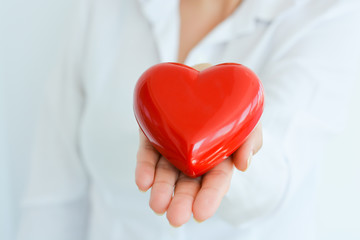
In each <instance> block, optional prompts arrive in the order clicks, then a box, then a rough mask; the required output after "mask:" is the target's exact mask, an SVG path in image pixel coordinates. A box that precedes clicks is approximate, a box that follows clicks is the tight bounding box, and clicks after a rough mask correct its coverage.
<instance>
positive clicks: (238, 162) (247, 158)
mask: <svg viewBox="0 0 360 240" xmlns="http://www.w3.org/2000/svg"><path fill="white" fill-rule="evenodd" d="M262 143H263V138H262V126H261V123H259V124H258V125H257V126H256V128H255V129H254V131H253V132H252V133H251V134H250V135H249V137H248V138H247V139H246V141H245V142H244V143H243V144H242V145H241V146H240V148H239V149H238V150H236V151H235V152H234V153H233V155H232V158H233V162H234V165H235V167H236V168H237V169H239V170H240V171H243V172H245V171H246V170H247V169H248V168H249V166H250V163H251V158H252V156H253V155H254V154H255V153H257V152H258V151H259V150H260V148H261V146H262Z"/></svg>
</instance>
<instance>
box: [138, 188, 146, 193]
mask: <svg viewBox="0 0 360 240" xmlns="http://www.w3.org/2000/svg"><path fill="white" fill-rule="evenodd" d="M138 189H139V191H140V192H142V193H146V190H145V191H144V190H141V189H140V188H138Z"/></svg>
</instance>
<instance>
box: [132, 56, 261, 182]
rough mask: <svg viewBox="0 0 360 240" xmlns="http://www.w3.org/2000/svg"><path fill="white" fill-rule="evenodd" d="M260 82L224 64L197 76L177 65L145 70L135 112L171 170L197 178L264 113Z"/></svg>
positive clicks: (243, 70) (238, 142) (246, 70)
mask: <svg viewBox="0 0 360 240" xmlns="http://www.w3.org/2000/svg"><path fill="white" fill-rule="evenodd" d="M263 103H264V93H263V87H262V84H261V82H260V80H259V79H258V78H257V76H256V75H255V73H253V72H252V71H251V70H250V69H249V68H247V67H245V66H243V65H241V64H237V63H223V64H219V65H215V66H212V67H210V68H207V69H205V70H203V71H201V72H199V71H197V70H196V69H194V68H191V67H189V66H186V65H183V64H180V63H160V64H157V65H154V66H152V67H151V68H149V69H148V70H146V71H145V72H144V73H143V74H142V75H141V77H140V78H139V80H138V82H137V84H136V86H135V91H134V113H135V118H136V120H137V122H138V124H139V127H140V128H141V130H142V131H143V132H144V134H145V136H146V137H147V138H148V139H149V141H150V142H151V144H152V145H153V146H154V147H155V148H156V149H157V150H158V151H159V152H160V153H161V154H162V155H163V156H164V157H165V158H166V159H168V161H170V162H171V163H172V164H173V165H174V166H175V167H177V168H178V169H179V170H180V171H182V172H183V173H185V174H186V175H188V176H190V177H197V176H200V175H202V174H204V173H205V172H207V171H208V170H210V169H211V168H213V167H214V166H216V165H217V164H219V163H220V162H221V161H223V160H224V159H226V158H227V157H229V156H230V155H231V154H232V153H233V152H234V151H235V150H236V149H238V148H239V147H240V146H241V144H242V143H243V142H244V141H245V140H246V138H247V137H248V136H249V134H250V133H251V132H252V130H253V129H254V128H255V127H256V125H257V123H258V122H259V119H260V117H261V114H262V112H263Z"/></svg>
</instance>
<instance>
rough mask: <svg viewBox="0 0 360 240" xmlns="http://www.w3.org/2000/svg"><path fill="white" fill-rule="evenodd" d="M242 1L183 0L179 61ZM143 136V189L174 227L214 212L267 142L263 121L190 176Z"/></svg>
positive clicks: (139, 170) (139, 171) (139, 179)
mask: <svg viewBox="0 0 360 240" xmlns="http://www.w3.org/2000/svg"><path fill="white" fill-rule="evenodd" d="M240 3H241V1H239V0H236V1H232V0H229V1H226V0H222V1H218V0H197V1H194V0H182V1H181V4H180V14H181V30H180V43H179V59H178V60H179V62H181V63H183V62H184V60H185V59H186V56H187V54H188V53H189V51H190V50H191V49H192V48H193V47H194V46H196V44H197V43H198V42H199V41H201V39H202V38H203V37H204V36H206V34H207V33H209V32H210V31H211V30H212V29H213V28H214V27H215V26H216V25H217V24H219V23H220V22H221V21H223V20H224V19H225V18H226V17H227V16H228V15H230V14H231V13H232V12H233V11H234V10H235V9H236V7H237V6H238V5H239V4H240ZM195 13H196V14H195ZM194 21H195V22H194ZM209 66H211V65H210V64H199V65H196V66H193V67H194V68H195V69H197V70H199V71H201V70H203V69H205V68H207V67H209ZM139 135H140V144H139V150H138V153H137V165H136V171H135V181H136V184H137V186H138V188H139V190H140V191H143V192H145V191H147V190H149V189H151V196H150V202H149V205H150V208H151V209H152V210H153V211H154V212H155V213H156V214H159V215H162V214H164V213H166V217H167V219H168V221H169V223H170V225H172V226H174V227H179V226H181V225H183V224H185V223H186V222H188V221H189V220H190V218H191V216H192V215H193V217H194V219H195V220H196V221H198V222H202V221H205V220H207V219H209V218H210V217H211V216H213V215H214V213H215V212H216V210H217V209H218V207H219V205H220V203H221V200H222V199H223V197H224V195H225V194H226V192H227V191H228V189H229V187H230V181H231V177H232V173H233V171H234V166H235V168H236V169H237V170H240V171H246V169H247V168H248V167H249V164H250V161H251V157H252V156H253V154H255V153H256V152H258V151H259V149H260V148H261V146H262V129H261V123H259V124H258V125H257V127H256V128H255V129H254V131H253V132H252V133H251V135H250V136H249V137H248V138H247V140H246V141H245V143H244V144H243V145H241V146H240V148H239V149H238V150H237V151H235V152H234V154H232V155H231V157H229V158H227V159H226V160H224V161H223V162H221V163H220V164H218V165H217V166H216V167H214V168H213V169H211V170H210V171H209V172H207V173H206V174H204V175H203V176H201V177H198V178H189V177H187V176H186V175H184V174H183V173H181V172H179V170H177V169H176V168H175V167H174V166H173V165H172V164H171V163H169V162H168V161H167V160H166V159H165V158H164V157H163V156H161V155H160V154H159V152H158V151H157V150H156V149H155V148H154V147H153V146H152V145H151V143H150V142H149V140H148V139H147V138H146V137H145V135H144V134H143V133H142V131H140V130H139Z"/></svg>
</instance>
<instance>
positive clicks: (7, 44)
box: [0, 0, 360, 240]
mask: <svg viewBox="0 0 360 240" xmlns="http://www.w3.org/2000/svg"><path fill="white" fill-rule="evenodd" d="M76 1H77V0H61V1H58V0H32V1H25V0H11V1H9V0H7V1H6V0H0V240H12V239H15V234H16V227H17V224H18V220H19V216H20V213H21V204H20V200H21V196H22V194H23V190H24V185H25V181H26V177H27V171H28V164H29V155H30V151H31V146H32V134H33V131H34V124H35V120H36V112H37V111H38V107H39V104H40V101H41V96H42V91H43V86H44V84H45V83H46V80H47V77H48V76H49V74H50V71H51V70H52V69H53V67H54V65H55V62H56V58H57V56H59V53H60V51H61V47H62V45H63V41H64V40H65V38H66V36H64V33H65V29H66V28H67V26H69V24H71V22H70V21H69V19H70V17H69V16H71V14H73V13H72V10H73V9H74V6H75V5H76ZM359 68H360V66H359ZM359 82H360V74H359V81H358V82H357V83H356V88H355V89H354V92H353V96H352V102H351V103H350V105H351V106H350V108H349V109H351V112H350V113H349V116H348V122H347V125H346V126H345V128H344V131H343V132H342V133H341V134H340V135H339V136H338V137H336V138H335V139H333V140H332V142H331V144H329V145H328V147H327V154H326V155H327V158H326V161H324V162H323V165H322V173H321V176H320V179H319V185H318V199H317V208H316V211H317V223H318V226H317V229H318V236H319V237H318V239H320V240H323V239H324V240H325V239H326V240H333V239H334V240H335V239H346V240H358V239H360V174H359V172H360V153H359V136H360V125H359V122H360V107H359V105H360V94H357V93H359V92H360V83H359Z"/></svg>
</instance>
